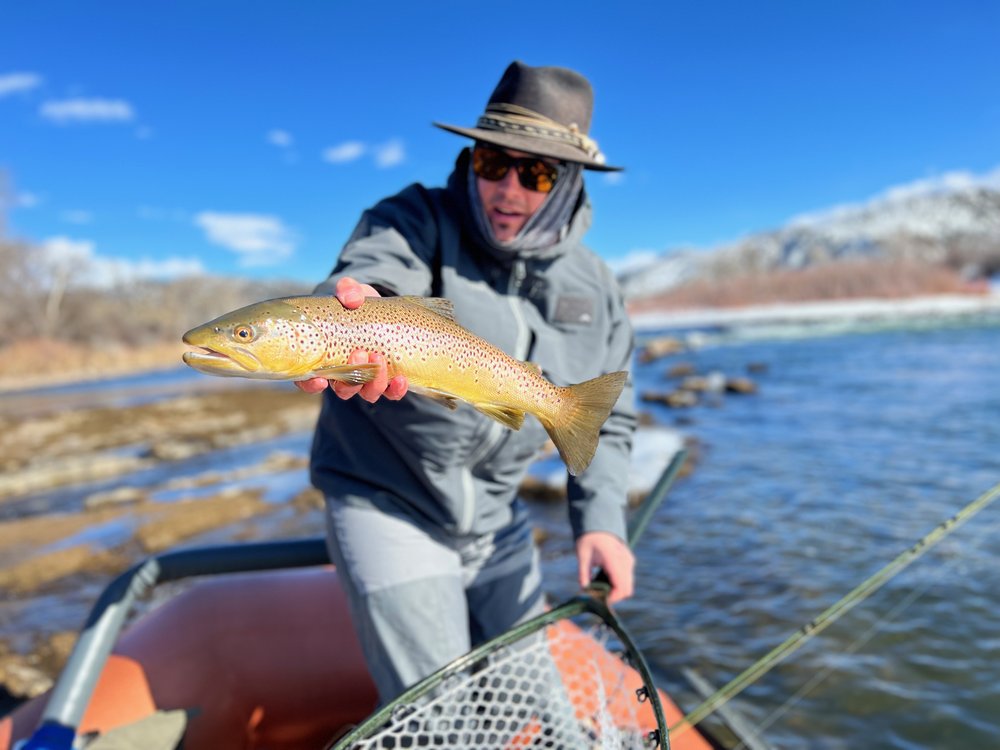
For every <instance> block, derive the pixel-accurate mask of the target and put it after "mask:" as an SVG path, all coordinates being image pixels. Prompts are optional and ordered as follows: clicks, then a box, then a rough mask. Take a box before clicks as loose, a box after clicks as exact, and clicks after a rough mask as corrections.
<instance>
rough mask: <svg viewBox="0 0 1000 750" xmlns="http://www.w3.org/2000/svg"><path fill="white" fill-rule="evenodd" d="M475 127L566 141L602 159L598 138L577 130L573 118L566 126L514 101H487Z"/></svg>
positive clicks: (589, 156) (597, 160)
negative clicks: (492, 102)
mask: <svg viewBox="0 0 1000 750" xmlns="http://www.w3.org/2000/svg"><path fill="white" fill-rule="evenodd" d="M476 127H478V128H482V129H483V130H494V131H499V132H503V133H520V134H523V135H525V136H528V137H531V138H541V139H543V140H548V141H554V142H556V143H566V144H569V145H570V146H573V147H575V148H578V149H580V150H581V151H583V152H584V153H585V154H586V155H587V157H588V158H590V159H592V160H594V161H595V162H597V163H599V164H603V163H604V154H602V153H601V150H600V149H599V148H598V147H597V141H595V140H594V139H593V138H590V137H588V136H587V135H585V134H584V133H581V132H580V128H579V126H578V125H577V124H576V123H575V122H574V123H571V124H570V125H569V127H567V126H565V125H563V124H562V123H559V122H556V121H555V120H552V119H550V118H548V117H546V116H545V115H541V114H539V113H538V112H534V111H532V110H530V109H527V108H525V107H519V106H518V105H516V104H501V103H495V104H490V105H489V106H488V107H487V108H486V113H485V114H483V116H482V117H480V118H479V121H478V122H477V123H476Z"/></svg>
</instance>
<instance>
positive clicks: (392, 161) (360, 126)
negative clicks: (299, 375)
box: [0, 0, 1000, 282]
mask: <svg viewBox="0 0 1000 750" xmlns="http://www.w3.org/2000/svg"><path fill="white" fill-rule="evenodd" d="M612 7H614V8H616V9H617V10H615V11H614V12H609V11H608V10H607V9H608V8H612ZM0 18H2V22H3V28H4V33H3V44H2V46H0V169H2V170H3V171H4V172H5V175H6V182H7V190H6V194H7V197H6V200H5V204H6V214H7V221H6V224H7V227H6V231H7V234H8V235H11V236H14V237H16V238H19V239H24V240H28V241H30V242H32V243H34V244H37V245H38V246H40V247H42V246H45V247H48V248H49V250H50V252H51V253H65V254H68V255H70V256H72V255H74V254H76V256H82V257H85V258H87V259H89V261H91V262H92V263H94V264H95V265H97V266H100V267H101V268H104V269H118V272H119V273H120V274H122V275H127V274H133V275H152V276H157V275H161V276H167V275H170V274H176V273H184V272H191V271H199V272H206V273H217V274H224V275H244V276H252V277H273V278H292V279H295V280H300V281H307V282H314V281H319V280H320V279H322V278H323V277H324V276H325V275H326V274H327V273H328V272H329V270H330V268H331V267H332V265H333V262H334V260H335V258H336V255H337V252H338V251H339V249H340V247H341V245H342V244H343V242H344V240H345V239H346V237H347V235H348V234H349V232H350V230H351V228H352V227H353V225H354V223H355V221H356V220H357V218H358V216H359V214H360V212H361V211H362V210H363V209H364V208H365V207H367V206H369V205H371V204H372V203H374V202H375V201H377V200H378V199H379V198H381V197H383V196H385V195H388V194H391V193H393V192H396V191H397V190H398V189H400V188H402V187H403V186H405V185H406V184H408V183H410V182H414V181H421V182H424V183H427V184H440V183H441V182H442V181H443V180H444V179H445V177H446V176H447V174H448V172H449V171H450V169H451V165H452V161H453V159H454V156H455V154H456V153H457V151H458V149H459V148H460V147H461V146H462V145H463V144H464V143H465V141H464V140H463V139H461V138H459V137H457V136H454V135H451V134H448V133H445V132H444V131H441V130H438V129H437V128H433V127H432V126H431V125H430V122H431V121H432V120H439V121H444V122H448V123H453V124H458V125H472V124H473V123H474V122H475V120H476V118H477V117H478V115H479V114H480V112H481V111H482V108H483V105H484V104H485V102H486V100H487V98H488V96H489V93H490V91H491V90H492V88H493V86H494V85H495V83H496V81H497V80H498V79H499V76H500V74H501V73H502V71H503V69H504V68H505V67H506V65H507V64H508V63H509V62H510V61H511V60H513V59H521V60H524V61H525V62H527V63H530V64H533V65H546V64H554V65H566V66H569V67H573V68H576V69H577V70H580V71H581V72H583V73H584V74H585V75H587V76H588V77H589V78H590V79H591V81H592V83H593V84H594V87H595V91H596V112H595V116H594V123H593V127H592V130H591V134H592V135H593V136H594V137H595V138H596V139H597V140H598V142H599V143H600V144H601V147H602V149H603V150H604V152H605V153H606V154H607V157H608V160H609V162H610V163H612V164H620V165H623V166H625V167H626V168H627V170H626V172H624V174H623V175H621V177H620V178H617V179H615V178H612V179H609V178H607V177H604V176H600V175H594V174H589V175H588V181H587V184H588V190H589V191H590V193H591V195H592V198H593V201H594V205H595V222H594V227H593V229H592V230H591V232H590V234H589V235H588V238H587V239H588V242H589V244H590V245H591V246H592V247H593V248H594V249H595V250H597V251H598V252H599V253H600V254H601V255H602V256H603V257H604V258H606V259H607V260H609V261H610V262H612V263H621V262H622V261H623V259H625V258H627V257H629V256H630V255H632V254H635V253H641V252H644V251H645V252H648V251H654V252H661V251H664V250H668V249H672V248H678V247H682V246H688V247H690V246H695V247H711V246H713V245H716V244H719V243H724V242H727V241H731V240H734V239H737V238H739V237H740V236H742V235H744V234H747V233H750V232H754V231H760V230H766V229H770V228H774V227H777V226H779V225H781V224H783V223H785V222H786V221H787V220H788V219H790V218H792V217H794V216H797V215H799V214H803V213H810V212H815V211H822V210H825V209H828V208H831V207H834V206H839V205H842V204H852V203H861V202H864V201H866V200H868V199H870V198H872V197H873V196H875V195H878V194H880V193H883V192H884V191H885V190H887V189H889V188H892V187H894V186H900V185H906V184H908V183H911V182H914V181H918V180H936V179H941V178H944V177H946V176H947V175H949V174H950V173H955V172H962V173H970V174H972V175H981V174H986V173H989V172H993V171H994V170H996V169H997V168H998V166H1000V94H998V92H1000V53H998V50H1000V4H998V3H991V2H985V1H984V2H965V1H963V0H952V1H951V2H948V3H943V2H903V1H900V2H888V1H882V0H866V1H865V2H854V1H853V0H840V1H838V2H792V1H791V0H789V1H788V2H749V1H747V2H658V3H629V2H621V3H601V2H589V1H588V0H579V1H578V2H576V3H573V4H566V3H559V4H551V5H550V4H545V3H525V4H520V5H518V4H509V5H499V4H496V3H493V4H486V3H477V2H421V3H416V2H412V1H411V2H396V1H395V0H393V1H391V2H357V3H347V2H332V1H330V2H297V3H278V2H248V1H247V0H244V1H243V2H229V1H228V0H227V1H224V2H211V1H205V2H191V1H188V0H177V1H176V2H148V3H135V2H129V3H125V2H100V3H98V2H86V1H79V2H48V1H46V0H39V2H34V3H7V4H6V6H5V8H4V10H3V11H2V12H0ZM39 257H42V255H41V254H40V256H39Z"/></svg>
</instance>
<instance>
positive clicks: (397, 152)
mask: <svg viewBox="0 0 1000 750" xmlns="http://www.w3.org/2000/svg"><path fill="white" fill-rule="evenodd" d="M404 161H406V149H405V148H403V142H402V141H401V140H400V139H399V138H393V139H392V140H391V141H387V142H386V143H383V144H382V145H380V146H375V165H376V166H377V167H378V168H379V169H388V168H389V167H394V166H396V165H397V164H401V163H402V162H404Z"/></svg>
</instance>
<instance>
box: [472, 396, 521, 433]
mask: <svg viewBox="0 0 1000 750" xmlns="http://www.w3.org/2000/svg"><path fill="white" fill-rule="evenodd" d="M473 406H474V407H475V409H476V411H478V412H482V413H483V414H485V415H486V416H487V417H490V418H491V419H495V420H496V421H497V422H499V423H500V424H502V425H505V426H507V427H510V429H512V430H520V429H521V425H522V424H524V411H522V410H521V409H514V408H511V407H509V406H504V405H503V404H495V403H490V402H480V403H478V404H473Z"/></svg>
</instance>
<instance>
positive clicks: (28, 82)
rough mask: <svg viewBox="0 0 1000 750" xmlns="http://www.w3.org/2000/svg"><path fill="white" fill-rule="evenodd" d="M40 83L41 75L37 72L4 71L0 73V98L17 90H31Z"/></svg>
mask: <svg viewBox="0 0 1000 750" xmlns="http://www.w3.org/2000/svg"><path fill="white" fill-rule="evenodd" d="M41 85H42V77H41V76H40V75H38V74H37V73H6V74H4V75H0V98H3V97H5V96H8V95H10V94H16V93H17V92H19V91H31V89H34V88H38V87H39V86H41Z"/></svg>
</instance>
